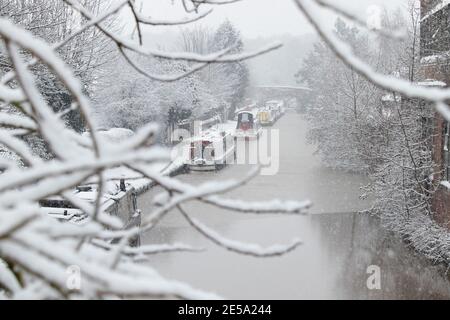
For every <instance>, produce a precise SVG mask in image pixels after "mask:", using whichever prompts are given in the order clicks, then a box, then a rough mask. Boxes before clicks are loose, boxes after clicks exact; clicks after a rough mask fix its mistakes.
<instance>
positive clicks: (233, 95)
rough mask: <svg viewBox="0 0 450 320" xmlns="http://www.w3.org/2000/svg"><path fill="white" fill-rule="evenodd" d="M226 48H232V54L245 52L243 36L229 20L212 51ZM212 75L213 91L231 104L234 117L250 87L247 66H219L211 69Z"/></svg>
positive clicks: (216, 39)
mask: <svg viewBox="0 0 450 320" xmlns="http://www.w3.org/2000/svg"><path fill="white" fill-rule="evenodd" d="M225 48H231V50H230V53H239V52H242V50H243V42H242V38H241V35H240V33H239V31H238V30H237V29H236V28H235V27H234V26H233V25H232V24H231V22H230V21H229V20H226V21H225V22H223V23H222V24H221V25H220V26H219V28H218V29H217V31H216V32H215V34H214V37H213V40H212V45H211V50H212V51H219V50H224V49H225ZM211 75H212V77H211V78H210V84H211V91H212V92H214V93H215V94H216V95H218V96H219V97H220V98H221V99H222V100H224V101H226V102H227V103H229V104H230V107H231V108H230V113H229V116H233V115H234V110H235V109H236V106H237V104H238V103H239V102H241V101H242V100H243V99H244V96H245V91H246V89H247V86H248V81H249V72H248V69H247V66H246V65H245V64H244V63H242V62H236V63H230V64H217V65H213V66H212V67H211Z"/></svg>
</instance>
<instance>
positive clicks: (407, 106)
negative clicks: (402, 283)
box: [297, 2, 450, 263]
mask: <svg viewBox="0 0 450 320" xmlns="http://www.w3.org/2000/svg"><path fill="white" fill-rule="evenodd" d="M419 20H420V10H419V8H418V7H417V3H416V2H410V5H409V8H408V10H407V12H406V13H405V12H402V11H397V12H394V13H387V12H385V13H384V14H383V16H382V18H381V19H380V23H381V27H382V28H383V30H392V31H393V33H395V31H399V30H403V32H404V34H405V35H406V36H405V37H402V38H401V39H399V38H396V37H391V38H390V37H387V36H386V35H384V34H377V33H375V34H374V33H373V32H371V31H370V30H369V31H367V30H365V29H364V28H357V27H355V25H354V24H351V25H348V24H346V23H345V22H343V21H342V20H338V22H337V23H336V25H335V29H334V34H335V37H336V39H339V41H343V42H345V43H346V44H348V45H349V46H351V47H352V48H353V53H354V54H355V56H357V57H358V59H362V60H364V61H365V62H366V63H367V64H370V65H371V67H372V68H373V70H374V71H376V72H380V73H383V74H388V75H391V76H392V77H394V78H396V79H404V80H405V81H409V82H411V83H418V82H419V79H420V75H419V72H420V71H419V65H420V47H419V44H420V32H419V27H420V24H419ZM297 79H298V81H299V82H300V83H302V84H306V85H307V86H309V87H310V88H311V89H312V90H313V91H312V92H311V100H310V101H311V102H310V104H309V105H308V106H307V108H306V110H305V117H306V119H307V120H308V121H309V125H310V129H309V132H308V139H309V142H310V143H312V144H314V145H316V146H317V153H318V154H319V155H320V156H321V158H322V160H323V163H324V164H325V165H327V166H329V167H332V168H336V169H340V170H348V171H353V172H360V173H363V174H366V175H368V176H369V177H370V180H371V183H370V184H369V185H367V186H365V187H364V188H363V189H362V190H361V194H362V197H369V198H370V199H372V200H373V206H372V208H371V209H370V210H368V212H369V213H371V214H375V215H377V216H379V217H380V218H381V220H382V222H383V223H384V225H385V226H387V227H388V228H389V229H390V230H393V231H395V232H397V233H398V234H400V235H401V236H402V237H403V239H404V240H405V241H406V242H408V243H409V244H411V245H412V246H413V247H414V248H416V249H417V250H419V251H420V252H422V253H424V254H425V255H426V256H427V257H428V258H430V259H432V260H434V261H437V262H445V263H449V262H450V260H449V248H450V247H449V244H450V242H449V233H448V231H447V229H446V228H445V227H443V226H440V225H438V224H437V223H436V222H435V221H434V220H433V216H434V215H435V212H434V210H433V204H432V197H433V194H434V192H435V190H436V188H437V187H438V185H439V181H435V180H434V179H435V174H434V173H435V172H434V170H435V168H436V166H435V163H434V162H433V158H432V152H433V139H434V137H435V132H434V127H433V116H434V112H433V110H431V108H432V105H431V104H430V103H427V101H426V100H424V99H419V98H416V97H409V96H408V95H407V94H406V93H399V92H397V91H395V90H387V89H388V88H386V87H385V86H380V84H379V83H377V82H374V81H373V80H371V79H370V78H369V77H368V76H367V75H366V74H364V73H362V72H361V71H359V70H357V68H354V67H353V66H352V65H351V64H350V65H349V63H345V62H344V61H343V60H342V59H340V58H339V57H338V56H337V55H336V50H335V49H333V48H332V47H330V46H329V44H328V43H326V41H323V40H322V41H320V42H318V43H316V45H315V47H314V50H313V51H312V52H311V53H310V55H309V57H308V58H307V59H305V61H304V62H303V65H302V67H301V68H300V70H299V72H298V73H297ZM420 85H422V86H433V85H435V84H434V83H433V82H431V81H430V82H421V83H420Z"/></svg>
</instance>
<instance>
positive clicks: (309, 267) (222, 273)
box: [138, 114, 450, 299]
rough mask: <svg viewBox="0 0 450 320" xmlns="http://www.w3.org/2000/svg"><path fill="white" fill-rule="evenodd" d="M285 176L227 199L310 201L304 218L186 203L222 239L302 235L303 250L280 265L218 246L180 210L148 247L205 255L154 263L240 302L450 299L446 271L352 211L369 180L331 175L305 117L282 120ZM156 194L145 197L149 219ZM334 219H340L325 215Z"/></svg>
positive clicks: (196, 179)
mask: <svg viewBox="0 0 450 320" xmlns="http://www.w3.org/2000/svg"><path fill="white" fill-rule="evenodd" d="M277 126H278V127H279V128H280V136H281V143H280V170H279V172H278V174H276V175H273V176H258V177H256V178H255V179H254V180H252V181H251V182H250V183H249V184H247V185H245V186H243V187H242V188H240V189H239V190H233V191H232V192H230V193H228V194H227V195H226V196H227V197H230V198H244V199H249V200H267V199H269V198H281V199H297V200H303V199H310V200H312V201H313V202H314V203H315V206H314V208H313V213H322V214H313V215H310V216H306V217H293V216H258V215H246V214H238V213H233V212H229V211H224V210H221V209H217V208H214V207H212V206H209V205H205V204H200V203H198V202H190V203H188V204H186V205H185V209H187V210H188V211H189V212H190V213H191V214H192V215H193V216H194V217H196V218H198V219H200V220H201V221H203V222H204V223H205V224H207V225H208V226H209V227H212V228H214V229H215V230H217V231H218V232H219V233H221V234H222V235H224V236H226V237H228V238H232V239H237V240H240V241H249V242H254V243H260V244H262V245H271V244H273V243H287V242H289V241H290V240H291V239H292V238H293V237H298V236H300V237H301V238H302V239H303V241H304V244H303V245H302V246H300V247H299V248H298V249H297V250H295V251H294V252H292V253H290V254H288V255H286V256H283V257H278V258H267V259H258V258H254V257H249V256H241V255H237V254H235V253H231V252H228V251H226V250H224V249H222V248H219V247H217V246H214V245H212V244H211V243H209V242H208V241H207V240H206V239H204V238H202V237H201V236H200V235H199V234H198V233H197V232H196V231H195V230H193V229H192V228H190V227H189V226H188V224H187V223H186V222H185V221H184V220H183V218H182V217H181V215H180V214H179V213H178V212H176V211H174V212H171V213H170V214H169V215H168V216H167V217H165V218H164V219H163V221H162V222H161V224H160V225H158V226H157V227H156V228H154V229H153V230H152V231H151V232H149V233H146V234H144V235H143V236H142V242H143V243H144V244H145V243H174V242H183V243H187V244H190V245H193V246H197V247H205V249H206V251H205V252H201V253H170V254H161V255H156V256H152V257H151V260H150V262H149V263H151V265H152V266H154V267H155V268H156V269H157V270H159V272H160V273H161V274H163V275H165V276H167V277H170V278H175V279H178V280H182V281H185V282H187V283H189V284H191V285H193V286H195V287H198V288H202V289H205V290H209V291H213V292H216V293H218V294H220V295H222V296H224V297H226V298H235V299H315V298H317V299H345V298H350V299H392V298H400V299H409V298H414V299H422V298H450V286H449V283H448V281H447V280H446V279H445V277H444V274H445V270H443V269H442V267H438V266H432V265H431V264H430V263H429V262H428V261H425V260H424V259H422V258H421V257H419V256H417V255H416V254H415V253H414V252H413V251H412V250H410V249H409V248H407V247H406V246H405V245H404V244H403V243H402V242H401V241H400V240H398V239H397V238H396V237H394V236H392V235H391V234H389V233H388V232H386V231H385V230H384V229H383V228H381V227H380V225H379V223H378V220H377V219H376V218H372V217H369V216H366V215H359V214H353V213H342V212H352V211H353V212H354V211H357V210H360V209H364V208H366V207H367V206H369V203H367V202H365V201H362V200H361V199H359V197H358V194H359V188H360V187H361V186H362V185H364V184H365V183H366V182H367V181H366V179H365V178H364V177H362V176H358V175H352V174H348V173H342V172H338V171H333V170H329V169H326V168H324V167H323V166H322V165H320V163H319V162H318V161H317V159H316V158H315V156H314V155H313V151H314V150H313V149H312V148H311V146H308V145H306V143H305V141H304V136H305V132H306V126H305V123H304V122H303V121H302V120H301V119H300V118H299V116H298V115H291V114H290V115H288V116H285V117H284V118H282V119H281V120H280V121H279V123H278V124H277ZM247 170H248V168H247V167H246V166H243V165H241V166H239V165H238V166H231V167H229V168H226V169H225V170H222V171H220V172H217V173H196V174H190V175H183V176H180V177H179V178H180V179H181V180H183V181H185V182H189V183H192V184H194V185H198V184H200V183H202V182H206V181H209V180H211V179H216V180H220V179H227V178H235V177H241V176H242V175H243V174H244V173H245V172H246V171H247ZM158 192H161V190H158V189H154V190H151V191H150V192H148V193H147V194H145V195H143V196H141V198H140V199H139V203H138V205H139V207H140V208H141V209H142V210H143V212H144V214H146V213H148V212H150V211H151V209H152V208H151V205H150V200H151V199H152V197H153V196H154V195H155V194H156V193H158ZM327 212H340V213H334V214H324V213H327ZM369 266H376V267H379V270H380V286H381V289H380V290H369V289H368V287H367V279H368V277H369V276H370V274H368V273H367V270H368V267H369Z"/></svg>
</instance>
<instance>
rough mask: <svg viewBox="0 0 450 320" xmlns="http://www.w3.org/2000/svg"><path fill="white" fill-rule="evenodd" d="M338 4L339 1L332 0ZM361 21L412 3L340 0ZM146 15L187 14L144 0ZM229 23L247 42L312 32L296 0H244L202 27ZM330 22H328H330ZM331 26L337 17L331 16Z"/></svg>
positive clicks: (169, 0)
mask: <svg viewBox="0 0 450 320" xmlns="http://www.w3.org/2000/svg"><path fill="white" fill-rule="evenodd" d="M332 1H336V0H332ZM337 1H339V4H340V5H345V6H346V7H347V8H348V9H349V10H351V11H352V12H354V13H357V14H358V15H360V16H361V17H367V14H368V10H370V9H369V8H370V7H371V6H380V7H386V8H387V9H389V10H393V9H395V8H397V7H399V6H400V7H404V8H406V6H407V4H408V1H409V0H337ZM140 2H141V3H143V13H144V14H146V15H149V16H152V17H154V18H164V19H168V18H178V17H180V16H181V14H183V10H182V6H181V1H180V0H140ZM225 19H229V20H230V21H231V22H232V23H233V24H234V25H235V26H236V27H237V28H238V29H239V30H240V31H241V32H242V35H243V36H244V37H246V38H256V37H264V36H274V35H279V34H286V33H289V34H294V35H301V34H305V33H311V32H312V29H311V27H310V26H309V25H308V23H307V22H306V20H305V19H304V17H303V16H302V15H301V13H300V12H299V11H298V9H297V8H296V6H295V5H294V3H293V0H242V1H240V2H237V3H232V4H228V5H222V6H215V7H214V12H213V13H212V14H210V15H209V16H208V17H206V18H205V19H203V20H202V22H201V24H204V25H209V26H212V27H215V26H217V25H219V24H220V23H221V22H222V21H223V20H225ZM327 20H328V19H327ZM329 21H330V26H331V25H333V24H334V17H333V16H332V15H330V19H329ZM149 29H150V30H151V32H158V33H159V32H161V33H162V32H165V30H167V27H151V28H149ZM150 30H149V31H150Z"/></svg>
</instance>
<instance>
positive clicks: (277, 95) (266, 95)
mask: <svg viewBox="0 0 450 320" xmlns="http://www.w3.org/2000/svg"><path fill="white" fill-rule="evenodd" d="M311 91H312V90H311V89H310V88H307V87H301V86H269V85H267V86H266V85H262V86H250V87H248V89H247V97H248V98H250V99H252V100H256V101H267V100H272V99H283V100H289V99H296V100H297V104H304V103H305V102H306V100H307V97H308V93H309V92H311Z"/></svg>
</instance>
